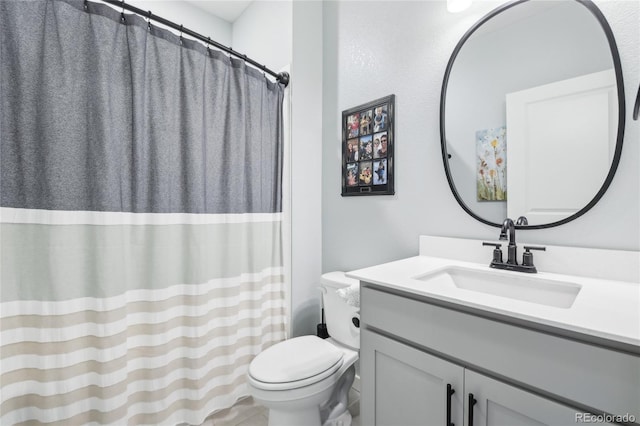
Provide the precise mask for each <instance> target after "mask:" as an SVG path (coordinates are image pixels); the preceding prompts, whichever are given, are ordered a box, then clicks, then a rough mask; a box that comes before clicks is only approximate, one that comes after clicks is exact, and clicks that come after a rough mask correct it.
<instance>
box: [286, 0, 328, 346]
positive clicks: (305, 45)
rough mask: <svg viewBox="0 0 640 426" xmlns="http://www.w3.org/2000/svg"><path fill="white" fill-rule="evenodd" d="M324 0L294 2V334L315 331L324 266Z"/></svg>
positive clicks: (292, 83) (292, 167)
mask: <svg viewBox="0 0 640 426" xmlns="http://www.w3.org/2000/svg"><path fill="white" fill-rule="evenodd" d="M322 29H323V27H322V2H321V1H294V2H293V33H292V34H293V62H292V65H291V78H292V81H291V91H292V99H291V102H292V106H293V111H292V123H293V128H292V147H291V148H292V164H291V170H292V176H293V179H292V182H291V185H292V211H291V215H292V235H293V240H292V245H293V248H292V250H293V258H292V262H293V268H292V281H293V293H292V298H293V335H294V336H300V335H303V334H315V326H316V324H317V323H318V322H319V320H320V306H319V300H320V298H319V294H320V293H319V291H318V288H317V287H318V285H319V284H320V274H321V272H322V264H321V261H322V213H323V211H322V204H321V196H320V194H321V191H322V178H321V176H322V172H323V170H322V96H323V91H322V79H323V76H322V69H323V68H322V61H323V58H322V42H323V41H322Z"/></svg>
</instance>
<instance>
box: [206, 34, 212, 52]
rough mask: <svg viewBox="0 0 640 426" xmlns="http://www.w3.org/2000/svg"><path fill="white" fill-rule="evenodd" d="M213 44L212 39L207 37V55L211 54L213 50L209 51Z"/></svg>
mask: <svg viewBox="0 0 640 426" xmlns="http://www.w3.org/2000/svg"><path fill="white" fill-rule="evenodd" d="M210 44H211V37H207V54H208V55H210V54H211V50H209V45H210Z"/></svg>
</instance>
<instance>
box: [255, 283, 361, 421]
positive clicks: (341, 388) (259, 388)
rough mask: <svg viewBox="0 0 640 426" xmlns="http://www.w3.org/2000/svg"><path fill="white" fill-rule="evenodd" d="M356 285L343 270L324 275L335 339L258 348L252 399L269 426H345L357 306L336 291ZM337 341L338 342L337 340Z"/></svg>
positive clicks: (356, 335)
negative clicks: (263, 410) (264, 410)
mask: <svg viewBox="0 0 640 426" xmlns="http://www.w3.org/2000/svg"><path fill="white" fill-rule="evenodd" d="M352 284H357V281H356V280H352V279H349V278H346V277H345V276H344V273H341V272H339V273H336V272H333V273H330V274H325V275H323V276H322V288H323V301H324V308H325V314H326V317H327V328H328V331H329V334H330V335H331V336H333V338H329V339H321V338H319V337H316V336H301V337H295V338H293V339H289V340H286V341H284V342H280V343H277V344H275V345H273V346H271V347H270V348H268V349H266V350H264V351H263V352H261V353H260V354H259V355H258V356H256V357H255V358H254V360H253V361H252V362H251V364H250V366H249V372H248V374H247V384H248V387H249V392H250V394H251V396H253V398H254V400H255V401H256V402H258V403H259V404H262V405H264V406H265V407H267V408H268V409H269V426H349V425H350V424H351V415H350V414H349V411H348V410H347V407H348V400H347V398H348V394H349V389H351V385H352V384H353V380H354V378H355V362H356V361H357V360H358V349H359V346H360V330H359V328H358V326H357V324H358V322H357V321H353V318H354V317H355V318H357V317H358V311H359V308H357V307H353V306H349V305H347V303H346V302H345V301H344V300H343V299H341V298H340V297H338V296H337V295H336V291H337V290H338V289H340V288H343V287H347V286H349V285H352ZM339 339H341V340H339Z"/></svg>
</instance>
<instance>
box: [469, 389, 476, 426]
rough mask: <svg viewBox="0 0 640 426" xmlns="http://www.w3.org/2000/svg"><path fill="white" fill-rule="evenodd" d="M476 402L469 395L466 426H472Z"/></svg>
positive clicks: (471, 395)
mask: <svg viewBox="0 0 640 426" xmlns="http://www.w3.org/2000/svg"><path fill="white" fill-rule="evenodd" d="M477 402H478V400H477V399H475V398H474V397H473V394H472V393H470V394H469V421H468V422H467V424H468V426H473V406H474V405H476V403H477Z"/></svg>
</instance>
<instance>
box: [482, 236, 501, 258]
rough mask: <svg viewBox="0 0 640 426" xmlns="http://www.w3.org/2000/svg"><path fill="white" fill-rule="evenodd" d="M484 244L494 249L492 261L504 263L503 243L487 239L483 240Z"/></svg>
mask: <svg viewBox="0 0 640 426" xmlns="http://www.w3.org/2000/svg"><path fill="white" fill-rule="evenodd" d="M482 245H483V246H492V247H494V249H493V261H492V262H491V263H502V250H501V248H502V244H499V243H487V242H485V241H483V242H482Z"/></svg>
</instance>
